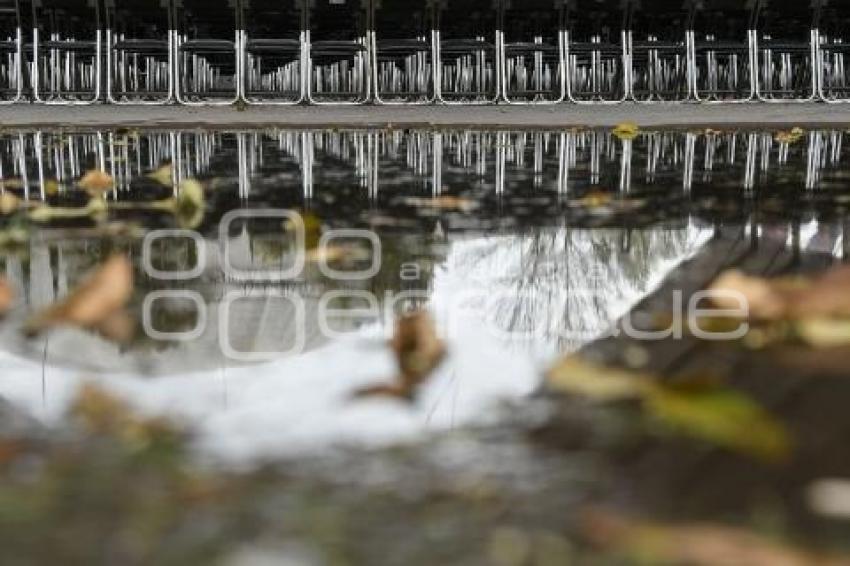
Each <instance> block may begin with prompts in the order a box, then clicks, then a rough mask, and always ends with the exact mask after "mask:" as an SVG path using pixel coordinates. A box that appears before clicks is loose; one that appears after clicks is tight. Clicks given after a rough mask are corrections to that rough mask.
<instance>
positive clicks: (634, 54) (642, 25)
mask: <svg viewBox="0 0 850 566" xmlns="http://www.w3.org/2000/svg"><path fill="white" fill-rule="evenodd" d="M630 24H631V25H630V26H629V89H630V94H631V97H632V98H634V99H635V100H637V101H638V102H659V101H671V100H674V101H675V100H684V99H687V98H688V97H689V95H690V81H689V80H688V71H689V64H690V60H691V57H690V41H689V39H690V32H691V30H692V28H693V2H685V3H683V2H682V0H643V1H642V2H640V1H638V0H633V1H632V2H631V18H630Z"/></svg>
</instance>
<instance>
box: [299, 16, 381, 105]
mask: <svg viewBox="0 0 850 566" xmlns="http://www.w3.org/2000/svg"><path fill="white" fill-rule="evenodd" d="M369 1H370V0H308V8H307V12H306V13H307V17H306V18H305V23H306V30H307V33H306V53H307V54H306V58H305V60H306V64H305V69H306V70H307V81H306V83H305V84H306V86H307V92H306V98H307V100H308V101H309V102H311V103H313V104H364V103H366V102H369V100H371V98H372V89H371V85H372V80H371V78H370V77H371V74H370V71H369V66H370V61H369V60H370V59H371V57H370V55H369V42H368V31H369V29H370V28H369V21H368V20H369V12H370V10H369Z"/></svg>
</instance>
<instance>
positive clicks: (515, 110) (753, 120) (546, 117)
mask: <svg viewBox="0 0 850 566" xmlns="http://www.w3.org/2000/svg"><path fill="white" fill-rule="evenodd" d="M627 120H628V121H634V122H636V123H638V124H640V125H642V126H653V127H657V126H673V127H684V126H689V127H695V126H707V125H713V126H718V125H730V126H731V125H742V126H783V125H800V126H807V125H808V126H821V127H829V126H836V127H848V126H850V105H828V104H722V105H720V104H717V105H696V104H665V105H638V104H623V105H618V106H575V105H559V106H545V107H517V106H506V105H500V106H480V107H469V106H466V107H458V106H454V107H435V106H427V107H397V106H396V107H380V106H365V107H343V106H325V107H315V106H299V107H249V108H246V109H243V110H240V109H237V108H233V107H225V108H188V107H180V106H167V107H150V106H148V107H143V106H121V107H119V106H106V105H102V106H100V105H99V106H91V107H58V106H42V105H34V104H22V105H15V106H4V107H0V127H6V128H18V127H41V126H51V127H56V126H60V127H63V126H65V127H96V126H98V127H99V126H114V125H121V126H129V127H141V126H170V127H180V128H184V127H190V128H192V127H242V126H254V127H256V126H281V127H293V128H296V127H320V126H341V125H345V126H353V127H370V126H387V125H393V126H395V127H427V126H462V127H482V128H495V127H530V128H534V127H536V128H541V127H543V128H545V127H554V128H557V127H569V126H612V125H615V124H617V123H620V122H623V121H627Z"/></svg>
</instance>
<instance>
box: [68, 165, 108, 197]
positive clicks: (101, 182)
mask: <svg viewBox="0 0 850 566" xmlns="http://www.w3.org/2000/svg"><path fill="white" fill-rule="evenodd" d="M113 184H114V183H113V181H112V177H110V176H109V174H107V173H106V172H105V171H101V170H100V169H91V170H89V171H87V172H86V174H85V175H83V176H82V178H81V179H80V180H79V181H78V182H77V185H78V186H79V187H80V188H81V189H83V190H84V191H86V192H87V193H88V194H89V196H92V197H95V196H100V195H102V194H103V193H105V192H106V191H108V190H109V189H111V188H112V187H113Z"/></svg>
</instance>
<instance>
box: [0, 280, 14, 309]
mask: <svg viewBox="0 0 850 566" xmlns="http://www.w3.org/2000/svg"><path fill="white" fill-rule="evenodd" d="M14 302H15V291H14V290H13V289H12V286H11V285H10V284H9V282H8V281H6V280H5V279H0V316H3V315H5V314H6V313H7V312H9V309H10V308H12V304H13V303H14Z"/></svg>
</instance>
